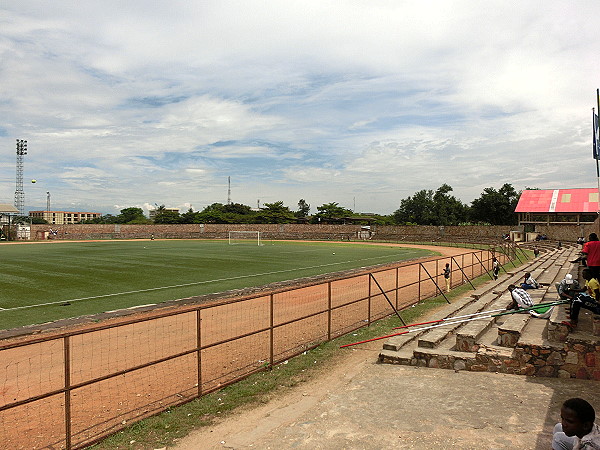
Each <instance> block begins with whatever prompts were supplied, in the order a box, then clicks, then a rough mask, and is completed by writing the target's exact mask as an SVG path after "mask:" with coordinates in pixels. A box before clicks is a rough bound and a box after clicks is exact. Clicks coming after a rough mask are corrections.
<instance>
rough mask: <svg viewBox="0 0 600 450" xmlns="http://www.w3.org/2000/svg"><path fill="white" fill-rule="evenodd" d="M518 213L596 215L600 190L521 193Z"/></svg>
mask: <svg viewBox="0 0 600 450" xmlns="http://www.w3.org/2000/svg"><path fill="white" fill-rule="evenodd" d="M515 212H517V213H530V212H540V213H596V212H598V189H597V188H583V189H535V190H534V189H532V190H525V191H523V192H522V193H521V197H520V198H519V203H518V204H517V207H516V209H515Z"/></svg>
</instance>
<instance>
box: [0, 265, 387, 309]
mask: <svg viewBox="0 0 600 450" xmlns="http://www.w3.org/2000/svg"><path fill="white" fill-rule="evenodd" d="M379 258H384V256H374V257H372V258H363V259H356V260H351V261H340V262H336V263H329V264H319V265H318V266H309V267H300V268H298V269H285V270H276V271H274V272H265V273H255V274H252V275H240V276H238V277H229V278H218V279H216V280H206V281H196V282H194V283H184V284H174V285H172V286H161V287H155V288H148V289H138V290H137V291H126V292H116V293H114V294H103V295H95V296H92V297H81V298H74V299H71V300H60V301H56V302H48V303H38V304H37V305H24V306H15V307H14V308H5V309H0V312H2V311H16V310H19V309H28V308H37V307H38V306H50V305H58V304H61V303H72V302H81V301H83V300H94V299H98V298H106V297H116V296H117V295H128V294H139V293H141V292H152V291H160V290H163V289H174V288H180V287H187V286H196V285H199V284H208V283H217V282H220V281H231V280H240V279H242V278H252V277H262V276H264V275H275V274H277V273H285V272H297V271H299V270H307V269H315V268H317V267H327V266H335V265H338V264H346V263H350V262H357V261H368V260H371V259H379Z"/></svg>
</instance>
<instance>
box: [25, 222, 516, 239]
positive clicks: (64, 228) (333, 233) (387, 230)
mask: <svg viewBox="0 0 600 450" xmlns="http://www.w3.org/2000/svg"><path fill="white" fill-rule="evenodd" d="M512 228H514V227H512ZM50 229H52V230H53V231H57V234H56V235H50V233H49V232H50ZM235 230H251V231H260V232H261V235H262V238H263V239H332V240H333V239H335V240H347V239H358V236H359V233H360V231H361V226H360V225H320V224H319V225H317V224H314V225H313V224H262V225H261V224H251V225H244V224H231V225H228V224H182V225H119V224H111V225H87V224H86V225H80V224H75V225H32V229H31V239H33V240H43V239H48V238H49V239H57V240H66V239H68V240H74V239H81V240H88V239H148V238H150V236H151V235H154V237H155V238H156V239H176V238H179V239H203V238H204V239H219V238H220V239H226V238H227V237H228V232H229V231H235ZM510 230H511V227H508V226H453V227H436V226H417V225H412V226H372V227H371V238H372V239H382V240H395V241H396V240H398V241H401V240H415V239H421V240H444V239H448V240H459V239H462V240H468V241H470V242H481V240H482V239H492V240H498V239H500V237H501V236H502V235H503V234H506V233H508V232H509V231H510Z"/></svg>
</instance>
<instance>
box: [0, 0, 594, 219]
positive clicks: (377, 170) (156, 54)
mask: <svg viewBox="0 0 600 450" xmlns="http://www.w3.org/2000/svg"><path fill="white" fill-rule="evenodd" d="M599 21H600V1H598V0H569V1H554V0H545V1H533V0H532V1H523V0H519V1H510V0H502V1H494V0H491V1H489V0H486V1H475V0H471V1H454V0H441V1H428V2H421V1H405V0H391V1H374V0H364V1H362V0H360V1H359V0H336V1H324V0H300V1H296V0H285V1H275V0H263V1H258V0H239V1H228V0H202V1H201V0H196V1H190V0H187V1H177V0H169V1H162V2H156V1H155V2H150V1H140V0H127V1H125V2H124V1H122V0H119V1H113V0H102V1H97V0H95V1H87V0H78V1H74V0H72V1H63V0H53V1H51V2H50V1H27V0H5V1H3V2H1V3H0V202H2V203H4V202H6V203H13V201H14V194H15V188H16V185H15V173H16V169H15V165H16V146H15V140H16V139H26V140H27V141H28V150H29V151H28V155H27V156H26V157H25V169H24V180H25V183H24V189H25V204H26V206H27V208H38V209H44V208H45V207H46V192H50V194H51V202H52V203H51V208H52V209H54V210H79V211H98V212H102V213H113V214H114V213H118V212H119V210H120V209H122V208H125V207H129V206H138V207H142V208H144V209H145V210H146V211H147V209H148V208H151V207H154V205H155V204H158V205H161V204H164V205H165V206H167V207H180V208H181V209H182V212H183V211H185V210H187V209H188V208H189V207H190V206H191V207H192V208H193V209H194V210H202V209H203V208H204V207H205V206H207V205H209V204H212V203H215V202H220V203H226V202H227V198H228V177H231V200H232V201H233V202H236V203H244V204H246V205H250V206H253V207H254V206H256V205H257V204H258V203H259V202H260V204H261V205H263V204H264V203H272V202H276V201H283V202H284V204H285V205H286V206H288V207H290V209H292V210H296V209H297V204H298V200H299V199H305V200H306V201H307V202H308V203H309V204H310V205H311V207H312V209H311V212H316V207H317V206H320V205H322V204H324V203H329V202H337V203H339V204H340V205H341V206H344V207H347V208H349V209H353V210H355V211H357V212H376V213H381V214H390V213H392V212H393V211H395V210H396V209H397V208H398V206H399V204H400V200H401V199H403V198H406V197H408V196H410V195H412V194H414V193H415V192H416V191H418V190H421V189H434V190H435V189H437V188H438V187H439V186H440V185H441V184H443V183H447V184H449V185H450V186H452V187H453V188H454V192H453V194H454V195H455V196H457V197H458V198H460V199H461V200H462V201H463V202H465V203H470V202H471V201H472V200H473V199H475V198H477V197H479V196H480V194H481V192H482V191H483V189H484V188H486V187H495V188H499V187H500V186H502V184H504V183H511V184H512V185H513V186H514V187H515V188H516V189H517V190H520V189H524V188H525V187H539V188H543V189H552V188H559V187H563V188H566V187H569V188H575V187H594V186H596V184H597V179H596V166H595V163H594V160H593V159H592V144H591V141H592V129H591V128H592V125H591V116H592V108H593V107H595V106H596V89H597V88H598V87H600V29H599V28H598V23H599ZM31 179H36V180H37V183H36V184H32V183H31V182H30V180H31Z"/></svg>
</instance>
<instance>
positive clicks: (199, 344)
mask: <svg viewBox="0 0 600 450" xmlns="http://www.w3.org/2000/svg"><path fill="white" fill-rule="evenodd" d="M200 311H201V310H200V309H197V310H196V348H197V349H198V350H197V352H196V362H197V364H198V380H197V381H198V397H201V396H202V350H201V348H202V318H201V317H200Z"/></svg>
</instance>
